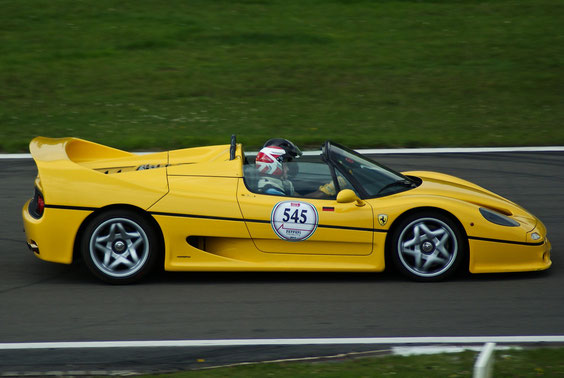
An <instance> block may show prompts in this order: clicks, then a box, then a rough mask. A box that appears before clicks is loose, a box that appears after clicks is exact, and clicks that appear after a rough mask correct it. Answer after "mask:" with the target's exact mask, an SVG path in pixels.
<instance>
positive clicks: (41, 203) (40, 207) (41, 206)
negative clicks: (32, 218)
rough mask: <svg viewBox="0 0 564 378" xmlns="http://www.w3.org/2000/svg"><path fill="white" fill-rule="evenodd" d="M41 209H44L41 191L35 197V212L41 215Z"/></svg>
mask: <svg viewBox="0 0 564 378" xmlns="http://www.w3.org/2000/svg"><path fill="white" fill-rule="evenodd" d="M43 210H45V200H44V199H43V196H42V195H41V193H39V196H38V197H37V210H36V212H37V214H39V216H42V215H43Z"/></svg>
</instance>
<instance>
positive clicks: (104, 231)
mask: <svg viewBox="0 0 564 378" xmlns="http://www.w3.org/2000/svg"><path fill="white" fill-rule="evenodd" d="M157 244H158V238H157V237H156V234H155V230H154V228H153V227H152V225H151V224H150V223H149V222H147V220H146V219H145V218H143V217H141V216H140V215H138V214H137V213H134V212H131V211H127V210H112V211H108V212H104V213H101V214H99V215H98V216H96V217H95V218H94V219H92V220H91V221H90V223H89V224H88V225H87V226H86V228H85V230H84V233H83V238H82V240H81V253H82V257H83V259H84V261H85V262H86V265H87V266H88V268H89V269H90V271H91V272H92V273H94V275H95V276H97V277H98V278H100V279H102V280H104V281H106V282H110V283H115V284H118V283H131V282H134V281H137V280H139V279H140V278H141V277H143V276H145V275H146V274H147V273H149V271H150V270H151V269H152V268H153V266H154V265H155V262H156V257H157V251H158V245H157Z"/></svg>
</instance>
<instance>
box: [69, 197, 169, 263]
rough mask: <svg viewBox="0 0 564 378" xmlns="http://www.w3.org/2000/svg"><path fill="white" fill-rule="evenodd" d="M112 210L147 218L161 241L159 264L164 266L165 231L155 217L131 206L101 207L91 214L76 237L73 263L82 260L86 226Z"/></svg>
mask: <svg viewBox="0 0 564 378" xmlns="http://www.w3.org/2000/svg"><path fill="white" fill-rule="evenodd" d="M112 210H127V211H131V212H134V213H136V214H137V215H139V216H141V217H143V218H145V220H147V221H148V222H149V223H150V224H151V225H152V226H153V228H154V229H155V231H156V234H157V237H158V240H159V248H158V251H159V264H160V266H161V267H162V266H164V251H165V242H164V235H163V231H162V229H161V227H160V225H159V223H158V222H157V221H156V220H155V218H153V216H152V215H151V214H149V213H148V212H147V211H145V210H143V209H141V208H140V207H137V206H133V205H129V204H112V205H108V206H104V207H101V208H99V209H96V210H95V211H93V212H92V213H91V214H89V215H88V216H87V217H86V218H85V219H84V220H83V221H82V223H81V224H80V227H79V228H78V231H77V233H76V236H75V238H74V246H73V256H72V257H73V262H74V261H78V260H80V259H81V255H80V240H81V239H82V236H83V234H84V229H85V228H86V226H87V225H88V224H89V223H90V222H91V220H92V219H93V218H95V217H97V216H98V215H99V214H102V213H105V212H107V211H112Z"/></svg>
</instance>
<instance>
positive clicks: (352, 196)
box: [337, 189, 364, 206]
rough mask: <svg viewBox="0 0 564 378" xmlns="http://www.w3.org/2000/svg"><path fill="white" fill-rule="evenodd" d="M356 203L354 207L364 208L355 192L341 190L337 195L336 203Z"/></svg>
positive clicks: (362, 202)
mask: <svg viewBox="0 0 564 378" xmlns="http://www.w3.org/2000/svg"><path fill="white" fill-rule="evenodd" d="M352 202H356V203H355V205H356V206H364V201H363V200H361V199H360V198H358V196H357V195H356V193H355V192H353V191H352V190H350V189H343V190H341V191H340V192H339V194H337V203H352Z"/></svg>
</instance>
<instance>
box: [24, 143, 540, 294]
mask: <svg viewBox="0 0 564 378" xmlns="http://www.w3.org/2000/svg"><path fill="white" fill-rule="evenodd" d="M266 147H268V148H266V149H264V153H263V150H261V152H260V153H259V155H260V156H257V158H256V159H255V158H253V159H249V157H245V154H244V152H243V148H242V146H241V145H240V144H237V143H236V142H235V138H234V137H232V140H231V144H226V145H220V146H209V147H199V148H188V149H181V150H175V151H169V152H157V153H152V154H149V155H139V154H133V153H129V152H125V151H121V150H117V149H114V148H110V147H106V146H103V145H100V144H96V143H92V142H88V141H85V140H81V139H76V138H62V139H50V138H43V137H38V138H35V139H33V141H32V142H31V144H30V151H31V154H32V156H33V158H34V159H35V162H36V164H37V168H38V176H37V178H36V180H35V195H34V197H33V198H32V199H30V200H29V201H28V202H27V203H26V204H25V205H24V207H23V219H24V225H25V233H26V237H27V243H28V245H29V248H30V249H31V250H32V251H33V253H34V254H35V255H36V256H37V257H39V258H40V259H43V260H47V261H52V262H57V263H64V264H70V263H71V262H72V261H73V260H75V259H82V260H83V261H84V263H85V264H86V265H87V266H88V268H89V270H90V271H91V272H92V273H93V274H94V275H95V276H97V277H98V278H100V279H102V280H103V281H106V282H109V283H113V284H122V283H132V282H135V281H138V280H139V279H141V278H142V277H144V276H146V275H147V274H148V273H149V272H150V271H151V270H152V269H153V268H155V267H156V266H159V265H161V266H164V269H165V270H168V271H351V272H352V271H362V272H368V271H372V272H378V271H383V270H384V268H385V267H386V266H387V265H393V266H395V267H396V268H397V269H398V270H399V271H400V272H401V273H403V274H405V275H406V276H408V277H409V278H411V279H415V280H418V281H437V280H441V279H445V278H447V277H449V276H451V275H452V274H453V273H454V272H455V271H456V270H458V269H459V268H463V269H468V270H469V271H470V272H472V273H486V272H516V271H535V270H544V269H548V268H549V267H550V265H551V260H550V251H551V246H550V242H549V241H548V239H547V237H546V228H545V226H544V225H543V224H542V222H541V221H539V220H538V219H537V218H536V217H534V216H533V215H532V214H530V213H528V212H527V211H526V210H524V209H523V208H522V207H520V206H518V205H516V204H515V203H513V202H510V201H509V200H507V199H505V198H503V197H501V196H499V195H496V194H494V193H492V192H490V191H488V190H486V189H483V188H481V187H479V186H478V185H475V184H473V183H470V182H468V181H465V180H462V179H459V178H456V177H453V176H449V175H445V174H440V173H434V172H426V171H416V172H415V171H414V172H403V173H397V172H394V171H392V170H390V169H388V168H386V167H384V166H382V165H379V164H377V163H375V162H374V161H372V160H370V159H368V158H366V157H364V156H362V155H360V154H358V153H356V152H354V151H352V150H350V149H348V148H346V147H344V146H341V145H338V144H335V143H332V142H325V144H324V145H323V147H322V149H321V151H319V153H308V154H305V155H304V156H301V157H299V156H298V155H296V154H294V156H293V157H294V159H282V158H281V157H280V156H278V155H276V153H277V151H280V146H266ZM282 153H283V152H282ZM300 154H301V152H300ZM260 157H262V159H259V158H260ZM272 158H273V159H274V160H272ZM264 162H266V163H264ZM270 163H272V164H278V163H280V164H278V165H277V166H276V167H278V168H281V169H277V168H276V167H274V166H273V165H272V166H269V165H268V164H270ZM272 167H274V168H273V170H271V168H272ZM275 174H279V175H284V176H279V177H278V178H276V177H275V176H269V175H275ZM277 180H278V181H277ZM273 182H274V183H279V184H280V185H279V186H280V187H284V189H285V190H289V189H291V190H289V191H286V192H280V191H279V192H277V191H276V190H274V191H273V187H272V185H271V187H270V188H268V189H265V185H264V184H265V183H273ZM281 183H282V184H283V185H282V184H281ZM267 186H268V185H267ZM274 186H276V185H274ZM279 189H280V188H279Z"/></svg>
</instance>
